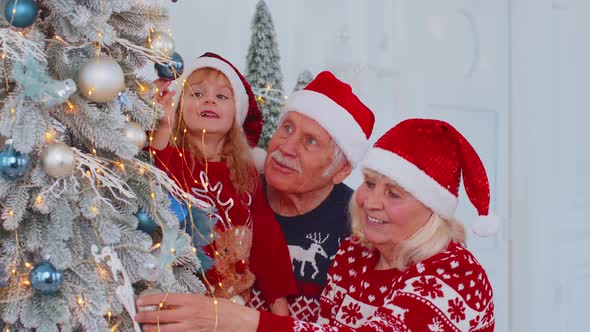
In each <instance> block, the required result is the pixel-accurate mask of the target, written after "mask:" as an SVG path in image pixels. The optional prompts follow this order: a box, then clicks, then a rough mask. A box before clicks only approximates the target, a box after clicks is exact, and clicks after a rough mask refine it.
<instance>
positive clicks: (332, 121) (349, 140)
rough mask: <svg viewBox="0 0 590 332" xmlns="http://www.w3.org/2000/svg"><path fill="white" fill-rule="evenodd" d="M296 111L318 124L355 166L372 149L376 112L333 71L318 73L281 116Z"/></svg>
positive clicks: (296, 95) (289, 100) (292, 96)
mask: <svg viewBox="0 0 590 332" xmlns="http://www.w3.org/2000/svg"><path fill="white" fill-rule="evenodd" d="M290 111H295V112H298V113H301V114H303V115H305V116H308V117H310V118H312V119H313V120H315V121H316V122H318V123H319V124H320V125H321V126H322V127H323V128H324V129H325V130H326V131H328V133H330V135H331V136H332V139H333V140H334V141H335V142H336V144H337V145H338V147H339V148H340V149H341V150H342V152H344V155H345V156H346V158H347V159H348V162H349V163H350V164H351V165H352V166H353V167H355V166H356V165H357V164H358V162H359V161H361V160H362V158H363V157H364V155H365V153H366V152H367V150H368V149H369V137H370V136H371V132H372V131H373V125H374V124H375V116H374V115H373V112H371V110H370V109H369V108H368V107H367V106H365V105H364V104H363V103H362V102H361V101H360V99H359V98H358V97H357V96H356V95H355V94H354V93H353V92H352V88H351V87H350V85H348V84H346V83H344V82H342V81H340V80H339V79H338V78H336V76H334V75H333V74H332V73H331V72H329V71H324V72H321V73H319V74H318V76H316V78H315V79H314V80H313V81H311V82H310V83H309V84H308V85H307V86H306V87H305V88H304V89H303V90H299V91H296V92H294V93H293V94H292V95H291V97H289V99H288V100H287V103H286V105H285V107H284V108H283V111H282V114H281V117H282V116H284V115H285V114H286V113H287V112H290Z"/></svg>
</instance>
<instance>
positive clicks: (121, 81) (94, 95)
mask: <svg viewBox="0 0 590 332" xmlns="http://www.w3.org/2000/svg"><path fill="white" fill-rule="evenodd" d="M78 88H79V89H80V93H81V94H82V95H83V96H84V97H86V98H87V99H89V100H91V101H93V102H96V103H108V102H110V101H112V100H114V99H115V98H116V97H117V95H118V94H119V92H121V91H123V89H125V75H124V74H123V69H121V66H119V64H118V63H117V61H115V60H113V59H111V58H107V57H98V58H93V59H91V60H90V61H89V62H87V63H86V64H84V65H83V66H82V67H80V70H79V71H78Z"/></svg>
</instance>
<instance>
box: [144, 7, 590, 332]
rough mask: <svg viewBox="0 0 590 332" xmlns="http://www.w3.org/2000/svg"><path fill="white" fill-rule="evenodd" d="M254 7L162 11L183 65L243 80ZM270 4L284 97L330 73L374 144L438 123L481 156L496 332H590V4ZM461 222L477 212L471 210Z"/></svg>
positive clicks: (480, 243) (482, 248)
mask: <svg viewBox="0 0 590 332" xmlns="http://www.w3.org/2000/svg"><path fill="white" fill-rule="evenodd" d="M256 2H257V0H233V1H232V0H216V1H204V0H179V1H178V2H177V3H171V2H170V1H168V0H165V1H164V0H163V1H161V3H163V4H165V5H166V6H167V7H168V8H170V10H171V12H170V13H171V16H172V23H171V30H172V32H173V35H174V38H175V40H176V42H177V50H178V52H179V53H181V54H182V56H183V57H184V58H185V61H190V59H191V58H194V57H197V56H199V55H200V54H202V53H204V52H206V51H213V52H217V53H220V54H221V55H223V56H224V57H226V58H228V59H229V60H230V61H232V62H233V63H234V64H235V65H236V66H237V67H238V68H240V69H242V70H243V69H244V68H245V58H246V52H247V49H248V45H249V41H250V31H249V27H250V20H251V17H252V15H253V12H254V8H255V5H256ZM267 4H268V5H269V7H270V10H271V12H272V15H273V19H274V23H275V27H276V32H277V36H278V43H279V48H280V53H281V57H282V70H283V74H284V77H285V81H284V88H285V90H286V92H290V91H291V89H292V87H293V85H294V84H295V80H296V77H297V75H298V74H299V72H301V71H302V70H305V69H309V70H311V71H312V72H313V73H317V72H319V71H320V70H324V69H329V70H332V71H334V72H335V73H336V74H337V76H339V77H340V78H342V79H343V80H345V81H347V82H349V83H350V84H351V85H352V86H353V89H354V90H355V92H356V93H357V94H358V95H359V96H360V97H361V99H362V100H363V101H365V103H366V104H367V105H368V106H369V107H370V108H371V109H372V110H373V111H374V112H375V114H376V116H377V119H378V121H377V124H376V127H375V131H374V136H373V137H374V138H376V137H379V136H380V135H381V134H382V133H383V132H384V131H386V130H387V129H389V128H390V127H392V126H393V125H394V124H395V123H396V122H398V121H399V120H401V119H403V118H407V117H411V116H428V117H438V118H443V119H445V120H448V121H450V122H451V123H453V124H454V125H456V126H457V127H458V128H459V129H460V130H461V131H462V132H463V133H464V134H465V135H466V136H467V138H468V139H469V140H470V141H471V142H472V143H473V144H474V146H475V148H476V150H478V151H479V152H480V154H481V157H482V159H483V161H484V163H485V165H486V167H487V169H488V172H489V175H490V182H491V186H492V198H493V207H494V208H495V210H496V211H497V212H498V213H499V215H500V216H501V217H502V218H503V219H504V222H505V227H504V229H503V230H502V232H501V233H500V234H499V235H498V236H497V237H495V238H492V239H486V240H480V239H473V240H472V241H470V247H471V249H472V250H473V251H474V252H475V253H476V255H477V256H478V258H479V259H480V261H481V262H482V264H483V265H484V267H485V268H486V270H487V271H488V273H489V274H490V278H491V279H492V284H493V287H494V291H495V296H496V299H495V300H496V313H497V323H498V325H497V328H496V331H500V332H504V331H512V332H524V331H535V332H537V331H538V332H554V331H560V332H570V331H576V332H582V331H590V327H589V326H590V323H588V322H587V318H586V317H587V316H586V311H587V308H588V306H587V305H586V302H587V301H588V299H590V288H589V286H588V285H590V257H589V256H590V255H589V254H588V252H590V250H589V249H590V246H589V245H588V244H586V242H588V241H587V239H589V238H590V222H587V221H585V220H586V219H587V216H588V215H589V214H588V212H590V211H589V210H590V194H589V192H588V190H587V188H588V187H590V176H589V175H588V174H590V173H589V170H590V157H589V156H590V153H589V150H588V144H589V143H590V137H589V134H588V130H587V124H588V123H589V121H590V100H589V99H588V98H587V97H585V96H587V95H588V93H587V90H588V89H589V88H590V41H589V39H588V33H589V31H590V20H589V19H588V18H589V16H590V1H589V0H493V1H490V0H488V1H484V0H478V1H474V0H367V1H361V0H297V1H294V0H292V1H286V0H267ZM144 72H145V73H146V74H147V75H148V76H151V77H154V76H155V75H154V74H153V71H152V70H151V69H146V70H145V71H144ZM358 182H359V177H358V173H356V174H355V175H353V176H352V177H351V179H349V180H348V183H349V184H351V185H353V186H354V185H356V184H357V183H358ZM461 195H462V199H463V200H464V201H465V202H466V199H465V198H466V197H465V193H464V192H462V193H461ZM459 215H460V217H463V218H464V220H470V219H471V218H472V217H473V216H474V211H473V209H472V208H471V207H470V206H469V204H468V203H463V204H462V206H461V207H460V211H459Z"/></svg>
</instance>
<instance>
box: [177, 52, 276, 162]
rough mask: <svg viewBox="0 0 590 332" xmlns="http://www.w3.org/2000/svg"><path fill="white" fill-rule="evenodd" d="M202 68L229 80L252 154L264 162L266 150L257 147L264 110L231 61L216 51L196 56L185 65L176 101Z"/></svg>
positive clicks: (236, 115)
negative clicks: (192, 76) (190, 78)
mask: <svg viewBox="0 0 590 332" xmlns="http://www.w3.org/2000/svg"><path fill="white" fill-rule="evenodd" d="M201 68H213V69H216V70H218V71H220V72H221V73H222V74H223V75H225V77H226V78H227V80H228V81H229V83H230V85H231V88H232V90H233V93H234V101H235V104H236V114H235V119H236V123H237V124H238V125H239V126H242V129H243V130H244V134H245V135H246V139H247V140H248V144H249V145H250V147H252V148H253V150H252V156H253V158H254V161H255V163H256V165H257V168H259V167H260V165H259V164H261V160H262V164H263V163H264V158H265V156H266V152H265V151H264V150H262V149H260V148H257V147H256V145H257V144H258V139H259V138H260V134H261V133H262V125H263V123H262V112H261V111H260V109H259V108H258V104H257V103H256V99H255V97H254V93H253V92H252V88H251V87H250V84H249V83H248V82H247V81H246V79H245V78H244V76H243V75H242V74H241V73H240V71H239V70H238V69H237V68H236V67H234V65H232V64H231V63H230V62H229V61H227V60H226V59H224V58H222V57H221V56H220V55H217V54H215V53H211V52H207V53H205V54H203V55H201V56H200V57H198V58H196V59H195V60H193V62H191V63H190V64H189V65H188V66H186V67H185V69H184V72H183V74H182V76H180V82H182V83H183V84H177V85H176V86H177V90H176V94H175V95H174V103H175V104H176V105H178V101H179V100H180V95H181V93H182V88H183V85H184V82H185V81H186V80H187V79H188V77H189V76H190V75H191V74H192V73H193V72H194V71H196V70H199V69H201ZM259 170H260V168H259Z"/></svg>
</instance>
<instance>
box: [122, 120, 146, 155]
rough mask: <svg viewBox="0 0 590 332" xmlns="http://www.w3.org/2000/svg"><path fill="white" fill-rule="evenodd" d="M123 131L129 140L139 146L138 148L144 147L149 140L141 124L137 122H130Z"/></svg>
mask: <svg viewBox="0 0 590 332" xmlns="http://www.w3.org/2000/svg"><path fill="white" fill-rule="evenodd" d="M123 133H124V134H125V138H127V140H128V141H129V142H131V143H133V144H134V145H135V146H137V148H138V149H140V150H141V149H143V147H144V146H145V142H146V141H147V135H146V133H145V131H144V130H143V128H142V127H141V126H140V125H138V124H137V123H135V122H129V123H128V124H127V126H126V127H125V129H124V130H123Z"/></svg>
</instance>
